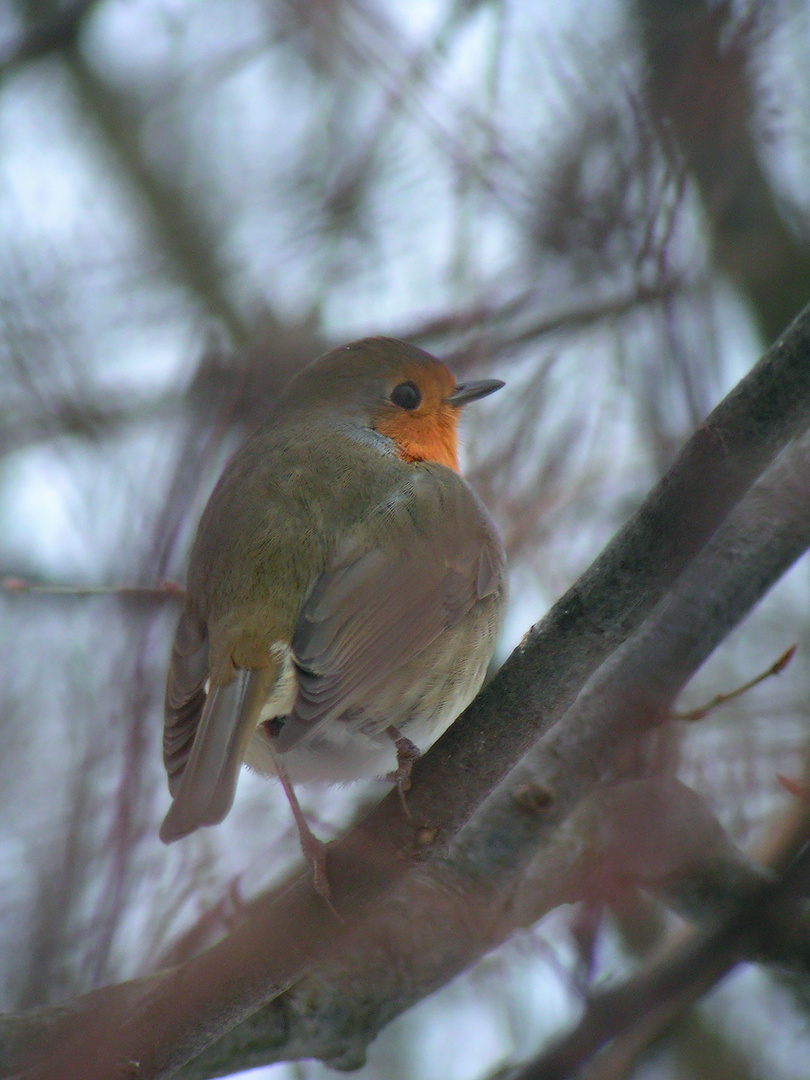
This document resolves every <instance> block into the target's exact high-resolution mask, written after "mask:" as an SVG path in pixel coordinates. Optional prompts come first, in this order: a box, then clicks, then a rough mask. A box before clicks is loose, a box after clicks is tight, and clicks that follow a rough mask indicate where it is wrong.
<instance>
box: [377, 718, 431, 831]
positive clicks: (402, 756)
mask: <svg viewBox="0 0 810 1080" xmlns="http://www.w3.org/2000/svg"><path fill="white" fill-rule="evenodd" d="M385 734H386V735H387V736H388V737H389V739H391V740H392V741H393V743H394V746H395V747H396V751H397V767H396V769H395V770H394V771H393V772H392V773H389V774H388V776H387V778H386V779H388V780H393V781H394V783H395V784H396V785H397V791H398V792H399V801H400V802H401V803H402V809H403V810H404V811H405V817H406V818H408V819H409V820H410V818H411V816H412V815H411V811H410V809H409V808H408V803H407V801H406V799H405V792H406V791H407V790H408V788H409V787H410V786H411V770H412V769H413V766H414V762H415V761H417V760H418V759H419V758H420V757H421V756H422V751H421V750H420V749H419V747H418V746H417V745H416V743H413V742H411V740H410V739H408V738H406V737H405V736H404V735H403V734H402V733H401V732H400V730H399V728H395V727H394V725H393V724H389V725H388V727H387V728H386V729H385Z"/></svg>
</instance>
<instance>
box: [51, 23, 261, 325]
mask: <svg viewBox="0 0 810 1080" xmlns="http://www.w3.org/2000/svg"><path fill="white" fill-rule="evenodd" d="M64 59H65V63H66V64H67V67H68V69H69V71H70V73H71V75H72V76H73V79H74V82H75V85H76V90H77V93H78V95H79V99H80V101H81V104H82V106H83V107H84V109H85V111H86V112H87V113H88V115H89V116H90V117H92V119H93V120H94V121H95V123H96V126H97V128H98V130H99V133H100V134H101V136H102V137H103V138H104V140H105V142H106V144H107V146H108V147H109V149H110V150H111V152H112V153H113V154H114V156H115V158H116V159H117V161H118V164H119V165H120V166H121V168H122V170H123V172H124V174H125V176H126V177H127V178H128V180H129V182H130V183H131V184H132V185H133V187H134V188H135V189H136V191H137V192H138V194H139V196H140V197H141V199H142V200H143V204H144V206H145V207H146V209H147V211H148V214H149V218H150V219H151V224H152V227H153V229H154V232H155V238H156V242H157V245H158V248H159V250H160V251H161V252H162V254H163V255H164V256H165V258H166V260H167V262H168V265H169V266H170V267H171V269H172V271H173V272H174V274H175V276H176V277H177V279H178V280H179V281H180V282H181V283H184V284H185V285H186V286H187V287H188V288H189V290H190V291H191V292H192V294H194V296H196V298H197V299H198V300H199V302H200V303H201V304H202V305H203V308H204V310H205V311H206V312H207V313H208V315H209V316H211V317H214V318H217V319H220V320H221V321H222V323H223V325H224V326H225V327H226V329H227V331H228V333H229V334H230V335H231V337H232V339H233V341H234V342H236V343H239V344H241V343H243V342H244V341H245V339H246V337H247V333H248V327H247V325H246V323H245V320H244V318H243V317H242V315H241V313H240V312H239V311H238V310H237V308H236V307H235V306H234V304H233V302H232V301H231V299H230V297H229V296H228V294H227V290H226V288H225V286H224V282H223V272H222V267H221V265H220V260H219V257H218V254H217V251H216V244H215V240H214V236H213V232H212V229H211V227H210V225H209V223H208V222H206V221H205V220H204V219H203V218H202V217H201V215H200V214H199V213H196V212H195V211H194V210H193V209H192V204H191V203H190V201H189V200H188V199H187V198H185V197H184V193H183V191H182V190H181V188H180V187H179V186H178V185H176V184H174V183H173V182H172V181H171V180H170V179H169V178H168V177H167V176H165V175H161V173H160V171H159V170H158V169H157V168H155V167H153V166H152V165H151V164H150V163H149V162H148V161H147V160H146V157H145V155H144V151H143V143H142V140H141V139H140V134H139V118H138V117H137V115H136V114H135V113H134V111H133V109H132V108H131V106H130V105H129V104H128V103H127V102H126V100H125V99H124V98H122V96H121V95H120V94H118V93H116V92H115V91H114V90H113V89H111V87H109V86H108V85H107V84H106V83H105V82H104V81H103V80H102V79H101V77H100V76H99V75H98V74H97V73H96V72H95V71H94V70H93V69H92V68H91V66H90V65H89V64H88V63H87V61H86V60H85V58H84V56H83V55H82V53H81V51H80V50H79V49H76V48H75V47H73V46H72V44H71V43H68V47H67V48H65V50H64Z"/></svg>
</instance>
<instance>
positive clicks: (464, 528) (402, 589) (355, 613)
mask: <svg viewBox="0 0 810 1080" xmlns="http://www.w3.org/2000/svg"><path fill="white" fill-rule="evenodd" d="M443 474H446V475H443ZM415 500H417V501H418V502H417V503H415ZM415 505H418V509H419V512H418V514H415V513H414V507H415ZM380 525H381V528H379V529H371V530H369V529H368V528H366V529H365V530H364V531H363V533H362V534H360V533H358V534H356V535H354V536H352V537H350V538H349V539H348V540H347V541H346V542H345V543H344V544H343V545H342V546H341V548H340V549H339V551H338V552H337V554H336V557H335V559H334V560H333V563H332V565H331V566H330V567H329V568H328V569H327V570H326V571H325V572H324V573H323V574H322V575H321V576H320V577H319V578H318V580H317V581H316V583H315V585H314V587H313V589H312V590H311V592H310V595H309V597H308V599H307V601H306V602H305V604H304V607H303V609H302V611H301V614H300V616H299V619H298V622H297V625H296V628H295V631H294V634H293V638H292V651H293V656H294V658H295V663H296V668H297V676H298V695H297V698H296V702H295V706H294V709H293V714H292V716H291V717H290V719H289V720H288V721H287V722H286V723H285V725H284V727H283V728H282V730H281V732H280V734H279V737H278V747H279V749H280V750H282V751H283V750H288V749H290V748H291V747H292V746H294V745H295V744H296V743H297V742H299V741H300V740H301V739H302V738H306V737H307V736H309V735H310V734H311V733H312V732H313V731H314V730H315V728H316V727H317V726H319V725H320V724H324V723H327V722H329V721H330V720H333V719H335V718H337V717H339V716H342V715H344V714H347V713H348V714H351V712H352V710H353V709H356V708H358V707H359V708H361V709H362V707H363V703H364V701H365V700H367V698H368V696H369V695H370V694H372V693H373V690H374V687H375V686H376V685H378V684H380V683H382V682H383V681H384V680H386V679H389V678H390V677H391V676H392V675H393V674H394V673H395V672H396V671H397V669H398V668H399V667H401V666H402V665H404V664H405V663H407V662H408V661H410V660H411V659H412V658H413V657H414V656H416V655H417V654H418V653H420V652H421V651H422V649H424V648H426V647H427V646H428V645H430V643H431V642H432V641H434V640H435V639H436V638H437V637H438V636H439V635H440V634H441V633H442V632H443V631H445V630H447V629H449V628H450V627H452V626H453V625H454V624H456V623H457V622H459V620H461V619H462V618H463V617H464V616H465V615H466V614H467V613H468V612H470V611H471V610H472V608H473V607H474V606H475V605H476V604H478V603H479V602H480V601H482V600H483V599H484V598H485V597H488V596H491V595H498V594H500V593H502V592H503V590H504V557H503V549H502V547H501V544H500V540H499V539H498V536H497V533H496V531H495V528H494V526H493V524H492V522H491V521H490V519H489V517H488V515H487V513H486V511H485V510H484V508H483V506H482V505H481V503H480V502H479V501H478V499H477V498H476V497H475V496H474V495H473V493H472V491H471V490H470V489H469V488H467V486H466V485H465V484H464V482H463V481H462V480H461V479H460V478H459V477H457V476H455V474H450V473H449V472H448V471H447V470H442V472H441V473H438V474H437V473H435V472H430V473H425V474H419V475H417V478H416V482H415V484H414V489H413V491H412V492H410V498H403V499H402V500H400V501H399V502H398V503H397V504H395V505H394V506H391V507H387V508H385V511H384V521H381V522H380ZM370 532H371V533H372V534H374V535H375V539H376V542H375V543H373V544H372V545H371V546H370V545H369V533H370ZM383 539H384V542H381V541H382V540H383Z"/></svg>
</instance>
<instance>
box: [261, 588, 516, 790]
mask: <svg viewBox="0 0 810 1080" xmlns="http://www.w3.org/2000/svg"><path fill="white" fill-rule="evenodd" d="M488 607H489V605H488V604H487V602H486V601H484V602H483V604H482V605H481V608H484V610H480V608H479V610H478V611H475V612H470V613H469V614H468V615H467V617H466V618H464V619H462V620H461V621H460V622H459V623H458V624H456V625H455V626H454V627H453V628H452V629H450V630H446V631H445V632H444V633H442V634H440V635H439V637H438V638H437V639H436V640H435V641H433V642H432V643H431V644H430V645H429V646H428V647H427V648H425V649H423V650H422V651H421V652H420V653H419V654H417V655H416V656H415V657H413V659H411V660H410V661H408V662H407V663H406V664H405V665H403V666H402V667H400V668H399V669H398V670H397V671H396V672H394V673H392V674H391V675H390V676H388V677H387V678H386V679H385V680H383V681H381V682H380V683H379V684H377V686H375V687H374V689H373V690H372V691H370V692H368V693H367V695H366V696H365V698H364V699H363V701H362V702H361V703H357V704H355V705H353V706H352V707H350V708H349V709H348V710H347V712H346V713H345V714H344V716H341V717H340V718H338V719H336V720H332V721H330V722H328V723H326V724H323V725H321V726H318V724H317V722H316V723H315V724H314V725H313V732H312V735H311V736H309V737H306V738H304V739H303V740H301V742H299V743H298V744H296V745H295V746H293V747H291V748H290V749H289V750H287V751H286V752H285V753H284V764H285V766H286V767H287V770H288V772H289V775H290V779H291V780H292V781H293V782H294V783H318V782H322V783H338V784H339V783H347V782H350V781H353V780H359V779H362V778H364V777H381V776H385V775H386V773H389V772H391V771H392V770H393V769H395V768H396V765H397V757H396V749H395V747H394V743H393V740H392V739H391V737H390V736H389V735H388V734H387V731H386V729H387V728H388V727H389V726H393V727H395V728H397V730H398V731H399V732H400V734H402V735H404V736H406V737H407V738H408V739H410V740H411V742H413V743H415V744H416V746H417V747H418V748H419V749H420V750H421V751H423V752H424V751H425V750H427V748H428V747H429V746H430V745H431V744H432V743H433V742H435V741H436V739H438V737H439V736H440V735H441V734H442V733H443V732H444V731H445V730H446V729H447V728H448V727H449V726H450V724H451V723H452V722H453V720H455V718H456V717H457V716H458V715H459V713H461V712H462V711H463V710H464V709H465V708H466V707H467V705H468V704H469V703H470V701H472V699H473V698H474V697H475V695H476V693H477V692H478V689H479V687H480V686H481V683H482V682H483V680H484V675H485V674H486V670H487V665H488V663H489V659H490V657H491V655H492V650H493V646H494V640H493V639H494V635H495V632H496V630H497V625H498V622H499V619H498V617H497V612H490V611H489V610H486V609H487V608H488ZM493 616H494V617H493ZM285 674H286V672H285ZM290 676H291V678H292V680H293V682H294V667H293V665H292V663H290ZM285 682H286V689H285V693H284V694H282V693H280V692H279V691H278V690H277V691H274V693H273V695H272V698H271V699H269V701H268V705H266V706H265V708H264V709H263V710H262V714H261V719H262V720H263V721H264V720H267V719H270V718H272V717H271V715H270V713H271V710H274V711H272V716H275V717H279V716H284V715H287V714H289V712H290V711H291V709H292V703H291V701H290V683H289V681H287V680H286V679H285ZM282 698H284V711H281V710H280V709H279V708H278V706H279V705H280V704H281V700H282ZM245 760H246V763H247V764H248V765H249V766H250V767H251V768H253V769H255V770H256V771H258V772H260V773H263V774H265V775H267V776H273V775H275V772H276V770H275V767H274V765H273V757H272V754H271V753H270V737H269V735H268V732H267V729H266V728H265V726H264V724H263V723H262V724H260V725H259V727H258V728H257V729H256V733H255V734H254V736H253V738H252V740H251V742H250V745H249V747H248V752H247V756H246V759H245Z"/></svg>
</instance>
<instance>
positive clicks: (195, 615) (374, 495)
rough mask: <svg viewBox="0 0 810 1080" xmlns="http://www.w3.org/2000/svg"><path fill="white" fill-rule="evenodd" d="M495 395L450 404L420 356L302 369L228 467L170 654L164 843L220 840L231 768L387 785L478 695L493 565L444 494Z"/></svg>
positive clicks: (487, 523) (483, 527) (202, 535)
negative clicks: (468, 425)
mask: <svg viewBox="0 0 810 1080" xmlns="http://www.w3.org/2000/svg"><path fill="white" fill-rule="evenodd" d="M500 385H502V384H501V383H498V382H495V381H485V382H480V383H468V384H465V385H463V386H457V385H456V382H455V379H454V378H453V376H452V375H451V373H450V372H449V370H448V369H447V368H446V366H445V365H444V364H443V363H441V362H440V361H438V360H436V359H434V358H433V357H432V356H430V355H429V354H428V353H425V352H422V350H420V349H417V348H414V347H413V346H410V345H407V344H405V343H404V342H401V341H395V340H393V339H390V338H369V339H364V340H362V341H358V342H354V343H352V344H350V345H347V346H343V347H342V348H338V349H335V350H333V351H332V352H330V353H327V354H326V355H325V356H323V357H321V358H320V359H319V360H316V361H315V362H314V363H313V364H311V365H310V366H309V367H308V368H306V369H305V370H304V371H303V372H302V373H301V374H300V375H299V376H298V377H297V378H296V379H294V380H293V381H292V382H291V383H290V384H289V386H288V388H287V390H286V391H285V393H284V395H283V396H282V398H281V400H280V401H279V404H278V406H277V407H276V408H275V409H274V410H273V411H272V413H271V414H270V415H269V416H268V418H267V420H266V422H265V423H264V425H263V426H262V427H261V428H260V429H259V430H258V431H257V432H256V434H254V435H253V436H252V437H251V438H250V439H248V441H247V442H246V443H245V444H244V446H243V447H242V448H241V449H240V450H239V451H238V452H237V453H236V455H235V456H234V458H233V459H232V460H231V462H230V464H229V465H228V466H227V468H226V469H225V471H224V473H223V474H222V476H221V478H220V480H219V482H218V484H217V485H216V487H215V489H214V491H213V493H212V495H211V498H210V500H209V502H208V505H207V507H206V509H205V511H204V513H203V516H202V519H201V521H200V525H199V529H198V532H197V537H196V540H195V542H194V546H193V549H192V553H191V559H190V563H189V571H188V583H187V590H186V602H185V606H184V610H183V613H182V615H181V617H180V622H179V625H178V628H177V634H176V637H175V641H174V646H173V648H172V654H171V660H170V665H169V674H168V682H167V687H166V703H165V729H164V761H165V764H166V770H167V772H168V776H169V789H170V792H171V794H172V796H173V802H172V805H171V807H170V809H169V812H168V813H167V815H166V818H165V820H164V822H163V826H162V828H161V837H162V838H163V839H164V840H165V841H166V842H170V841H172V840H176V839H179V838H180V837H182V836H184V835H186V834H187V833H189V832H191V831H192V830H194V829H196V828H197V827H198V826H201V825H211V824H214V823H216V822H219V821H221V820H222V818H223V817H224V816H225V815H226V814H227V812H228V810H229V809H230V807H231V804H232V802H233V797H234V791H235V787H236V780H237V775H238V772H239V768H240V766H241V764H242V763H243V762H244V763H247V764H249V765H251V766H253V767H254V768H256V769H258V770H260V771H262V772H264V773H267V774H268V775H273V774H275V773H276V772H279V773H280V774H282V778H283V779H284V777H283V773H284V768H283V766H286V771H287V772H288V773H289V776H290V778H291V780H292V781H308V780H309V781H311V780H326V781H336V782H341V781H346V780H353V779H357V778H359V777H362V776H375V775H377V776H379V775H383V774H385V773H387V772H388V771H389V770H391V769H392V768H393V767H394V766H395V765H396V764H397V745H395V741H394V740H395V737H397V736H401V737H402V739H404V740H405V742H407V740H410V741H411V742H412V743H414V744H415V745H416V746H417V747H418V748H419V749H420V750H425V749H426V748H427V746H428V745H430V743H432V742H433V741H434V740H435V739H436V738H437V737H438V736H439V735H440V734H441V733H442V731H444V730H445V728H446V727H447V726H448V725H449V724H450V723H451V722H452V721H453V720H454V719H455V717H456V716H457V715H458V714H459V713H460V712H461V711H462V709H463V708H464V707H465V706H466V705H467V704H468V702H469V701H470V700H471V699H472V697H473V696H474V695H475V693H476V692H477V690H478V688H479V687H480V685H481V682H482V680H483V677H484V673H485V671H486V668H487V665H488V663H489V660H490V658H491V656H492V652H493V649H494V646H495V640H496V637H497V634H498V631H499V629H500V625H501V617H502V610H503V604H504V597H505V576H504V575H505V571H504V556H503V549H502V546H501V543H500V540H499V538H498V535H497V532H496V530H495V527H494V525H493V523H492V521H491V519H490V517H489V515H488V514H487V512H486V510H485V509H484V507H483V505H482V504H481V502H480V501H479V500H478V498H477V497H476V495H475V494H474V493H473V491H472V490H471V489H470V487H469V486H468V485H467V484H466V483H465V481H464V480H463V479H462V478H461V477H460V476H459V475H458V472H457V468H458V464H457V456H456V420H457V416H458V412H459V409H460V408H461V407H462V406H463V405H465V404H466V403H467V402H468V401H472V400H475V399H477V398H479V397H483V396H484V395H485V394H487V393H490V392H492V391H493V390H496V389H497V388H498V387H499V386H500ZM400 748H401V747H400ZM282 762H283V766H282V764H281V763H282ZM294 809H297V808H295V807H294Z"/></svg>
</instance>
